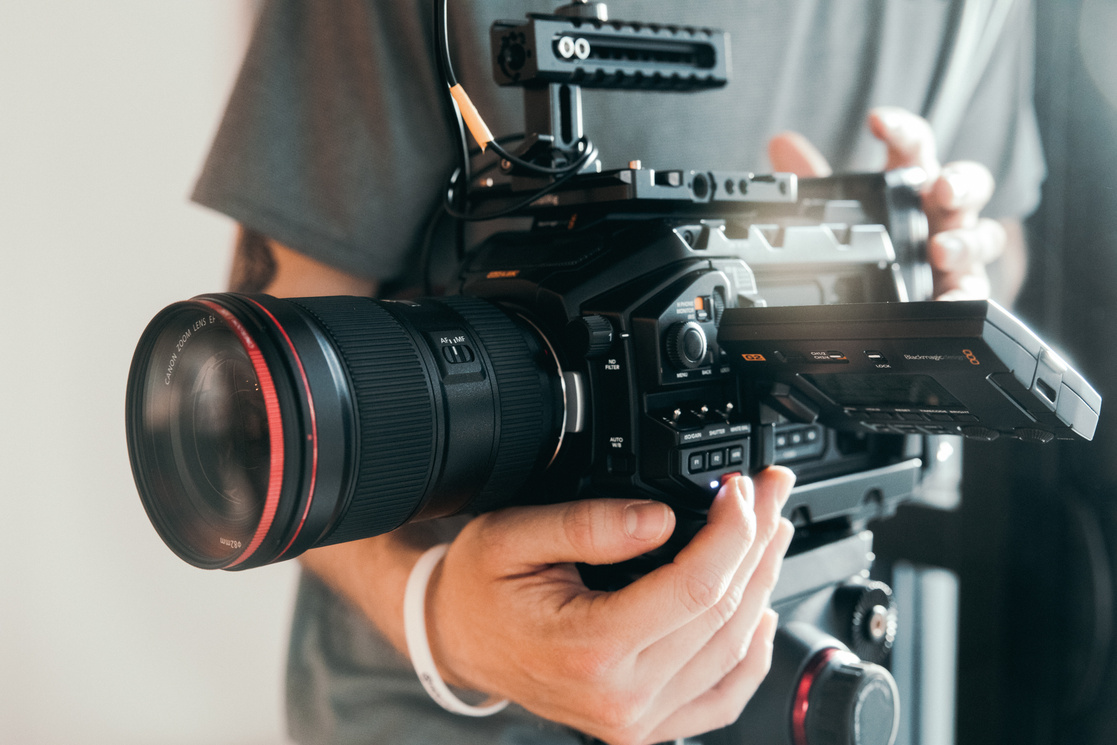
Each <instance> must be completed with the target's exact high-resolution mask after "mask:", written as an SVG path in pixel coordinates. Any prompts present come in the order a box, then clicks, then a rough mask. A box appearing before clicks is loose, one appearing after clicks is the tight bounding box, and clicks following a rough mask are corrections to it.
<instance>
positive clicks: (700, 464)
mask: <svg viewBox="0 0 1117 745" xmlns="http://www.w3.org/2000/svg"><path fill="white" fill-rule="evenodd" d="M687 470H689V471H690V472H691V473H701V472H702V471H705V470H706V454H705V453H691V454H690V457H689V458H688V459H687Z"/></svg>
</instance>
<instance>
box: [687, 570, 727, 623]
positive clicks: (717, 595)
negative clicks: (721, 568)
mask: <svg viewBox="0 0 1117 745" xmlns="http://www.w3.org/2000/svg"><path fill="white" fill-rule="evenodd" d="M724 585H725V583H724V581H723V579H722V577H721V576H719V575H718V574H717V573H716V572H715V571H713V570H712V569H710V568H706V567H703V568H701V569H697V570H692V571H689V572H687V574H686V576H684V577H683V581H682V583H681V589H680V593H679V594H680V598H679V600H680V602H682V603H683V606H684V607H685V608H686V609H687V611H689V612H690V613H694V614H697V613H701V612H703V611H706V610H709V609H710V608H712V607H714V605H716V604H717V603H718V601H719V600H721V597H722V595H724V594H725V586H724Z"/></svg>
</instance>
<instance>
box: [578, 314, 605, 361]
mask: <svg viewBox="0 0 1117 745" xmlns="http://www.w3.org/2000/svg"><path fill="white" fill-rule="evenodd" d="M566 338H567V341H568V342H569V345H570V349H572V350H574V351H575V352H576V353H578V354H581V355H582V356H583V357H585V358H586V359H590V360H592V359H594V358H596V357H600V356H602V355H604V354H605V353H606V352H608V351H609V350H610V349H611V348H612V347H613V324H612V322H611V321H610V320H609V319H608V318H606V317H605V316H597V315H592V316H582V317H581V318H576V319H575V320H573V321H571V322H570V324H569V325H568V326H567V327H566Z"/></svg>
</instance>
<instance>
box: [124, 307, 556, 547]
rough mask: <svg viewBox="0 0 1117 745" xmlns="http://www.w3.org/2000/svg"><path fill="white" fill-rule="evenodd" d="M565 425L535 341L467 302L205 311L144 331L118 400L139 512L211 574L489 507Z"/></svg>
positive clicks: (550, 450)
mask: <svg viewBox="0 0 1117 745" xmlns="http://www.w3.org/2000/svg"><path fill="white" fill-rule="evenodd" d="M564 416H565V410H564V399H563V387H562V374H561V371H560V370H559V368H558V365H557V363H556V360H555V355H554V353H553V350H552V349H551V348H550V347H549V345H548V344H547V341H546V339H545V338H543V337H542V336H541V335H540V334H539V333H538V332H536V331H535V329H534V328H533V327H531V326H530V325H529V324H527V323H526V322H524V321H522V320H521V319H519V318H518V317H516V316H514V315H512V314H509V313H507V312H505V311H504V310H502V309H500V308H498V307H497V306H494V305H492V304H490V303H487V302H485V301H482V300H478V299H475V298H467V297H447V298H438V299H422V300H418V301H414V302H406V303H403V302H381V301H375V300H371V299H368V298H360V297H321V298H299V299H293V300H279V299H276V298H273V297H269V296H266V295H252V296H248V295H236V294H215V295H203V296H200V297H197V298H194V299H192V300H188V301H185V302H180V303H175V304H174V305H171V306H169V307H167V308H166V309H164V310H163V311H162V312H160V313H159V315H157V316H156V317H155V318H154V319H153V320H152V322H151V323H150V324H149V325H148V327H147V329H146V330H145V332H144V334H143V336H142V337H141V339H140V342H139V345H138V347H137V349H136V354H135V357H134V358H133V360H132V368H131V371H130V374H129V379H128V393H127V428H128V449H129V455H130V458H131V462H132V472H133V475H134V476H135V479H136V485H137V487H138V489H139V493H140V498H141V499H142V500H143V504H144V508H145V509H146V510H147V514H148V516H149V517H150V518H151V522H152V524H153V525H154V526H155V528H156V530H157V531H158V532H159V534H160V536H162V538H163V540H164V541H165V542H166V544H167V545H168V546H169V547H170V548H171V549H172V550H173V551H174V552H175V553H177V554H178V555H179V556H180V557H182V558H183V559H184V560H186V561H187V562H189V563H191V564H193V565H195V566H199V567H204V568H210V569H217V568H221V569H245V568H249V567H254V566H260V565H262V564H268V563H271V562H273V561H278V560H280V559H288V558H291V557H294V556H297V555H298V554H300V553H302V552H303V551H305V550H307V549H309V548H313V547H315V546H320V545H325V544H329V543H340V542H342V541H347V540H353V539H357V538H364V537H368V536H372V535H378V534H380V533H385V532H388V531H390V530H393V529H395V528H397V527H399V526H400V525H403V524H404V523H406V522H408V521H411V520H417V519H425V518H430V517H440V516H445V515H451V514H455V513H457V512H461V511H464V510H469V511H477V512H481V511H485V510H488V509H492V508H495V507H498V506H500V505H501V504H503V503H506V502H507V501H508V500H509V498H510V497H511V496H512V495H513V494H515V492H516V491H517V489H519V488H520V487H521V486H522V485H523V484H524V483H525V482H526V481H527V479H528V478H529V477H530V476H531V475H532V474H534V473H537V472H539V471H541V470H542V469H544V468H546V466H547V464H548V463H550V461H551V460H552V459H553V458H554V456H555V454H556V453H557V450H558V448H559V445H560V443H561V434H562V431H563V419H564Z"/></svg>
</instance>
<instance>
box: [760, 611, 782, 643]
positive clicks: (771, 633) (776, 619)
mask: <svg viewBox="0 0 1117 745" xmlns="http://www.w3.org/2000/svg"><path fill="white" fill-rule="evenodd" d="M764 614H765V615H767V616H768V618H770V619H772V620H771V622H770V623H769V625H768V639H769V640H771V639H774V638H775V637H776V631H777V629H779V627H780V614H779V613H776V612H775V611H774V610H772V609H771V608H768V609H767V610H765V611H764Z"/></svg>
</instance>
